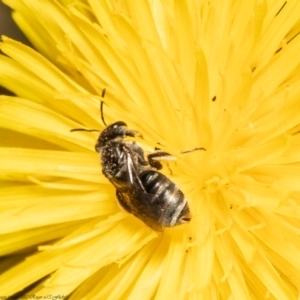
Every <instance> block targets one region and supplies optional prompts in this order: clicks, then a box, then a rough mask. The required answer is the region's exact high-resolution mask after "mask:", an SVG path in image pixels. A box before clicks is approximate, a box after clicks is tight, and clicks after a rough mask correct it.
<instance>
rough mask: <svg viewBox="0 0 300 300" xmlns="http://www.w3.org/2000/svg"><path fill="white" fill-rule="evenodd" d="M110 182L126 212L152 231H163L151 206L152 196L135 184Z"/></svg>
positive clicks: (113, 179)
mask: <svg viewBox="0 0 300 300" xmlns="http://www.w3.org/2000/svg"><path fill="white" fill-rule="evenodd" d="M110 181H111V183H112V184H113V185H114V186H115V187H116V189H117V193H116V195H117V198H118V202H119V204H120V205H121V206H122V207H123V208H124V209H125V210H126V211H127V212H129V213H131V214H133V215H135V216H136V217H137V218H139V219H140V220H142V221H143V222H144V223H145V224H147V225H148V226H150V227H151V228H153V229H154V230H156V231H163V228H162V226H161V225H160V224H159V223H158V222H157V220H159V216H158V215H159V212H156V211H155V207H153V205H152V202H153V198H154V195H151V194H148V193H146V192H145V191H144V190H142V189H141V188H140V187H139V186H138V185H136V184H132V183H126V182H123V181H120V180H117V179H115V178H112V179H110Z"/></svg>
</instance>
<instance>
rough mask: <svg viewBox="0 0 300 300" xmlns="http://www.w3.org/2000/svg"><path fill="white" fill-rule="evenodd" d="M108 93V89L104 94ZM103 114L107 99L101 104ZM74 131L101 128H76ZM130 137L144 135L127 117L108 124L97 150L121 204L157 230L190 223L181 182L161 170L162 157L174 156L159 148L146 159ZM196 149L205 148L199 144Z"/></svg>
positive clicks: (99, 140) (103, 168) (98, 141)
mask: <svg viewBox="0 0 300 300" xmlns="http://www.w3.org/2000/svg"><path fill="white" fill-rule="evenodd" d="M104 95H105V90H104V91H103V93H102V97H104ZM100 111H101V119H102V121H103V123H104V125H105V126H107V125H106V123H105V121H104V117H103V101H101V106H100ZM71 131H98V130H95V129H90V130H89V129H82V128H77V129H72V130H71ZM126 137H141V134H140V133H139V132H138V131H136V130H130V129H127V124H126V123H125V122H123V121H118V122H115V123H113V124H111V125H109V126H107V127H106V128H105V129H104V130H103V131H102V132H101V133H100V135H99V137H98V139H97V143H96V145H95V150H96V151H97V152H98V153H100V157H101V165H102V173H103V174H104V176H105V177H106V178H107V179H108V180H109V181H110V182H111V183H112V185H113V186H114V187H115V188H116V197H117V201H118V204H119V205H120V206H121V208H123V209H124V210H125V211H127V212H128V213H130V214H133V215H134V216H136V217H137V218H139V219H140V220H142V221H143V222H144V223H145V224H146V225H148V226H149V227H151V228H152V229H154V230H156V231H163V229H164V228H165V227H173V226H177V225H180V224H184V223H188V222H189V221H190V220H191V213H190V209H189V205H188V202H187V199H186V197H185V196H184V194H183V193H182V191H181V190H180V189H179V188H178V186H177V185H176V184H175V183H174V182H172V181H171V180H170V179H169V178H168V177H167V176H165V175H163V174H162V173H160V172H159V170H160V169H161V168H162V164H161V163H160V160H164V159H170V158H173V157H172V156H171V155H170V154H169V153H167V152H164V151H161V150H158V151H155V152H153V153H150V154H149V155H148V156H147V160H146V159H145V155H144V150H143V148H142V147H140V146H139V145H138V144H137V143H136V142H134V141H129V140H125V138H126ZM194 150H205V149H204V148H195V149H193V150H189V151H185V152H183V153H187V152H191V151H194Z"/></svg>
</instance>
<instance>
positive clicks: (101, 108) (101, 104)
mask: <svg viewBox="0 0 300 300" xmlns="http://www.w3.org/2000/svg"><path fill="white" fill-rule="evenodd" d="M105 93H106V89H103V91H102V94H101V97H102V98H104V96H105ZM103 104H104V102H103V101H102V100H101V103H100V114H101V120H102V122H103V124H104V125H105V126H107V124H106V123H105V121H104V115H103Z"/></svg>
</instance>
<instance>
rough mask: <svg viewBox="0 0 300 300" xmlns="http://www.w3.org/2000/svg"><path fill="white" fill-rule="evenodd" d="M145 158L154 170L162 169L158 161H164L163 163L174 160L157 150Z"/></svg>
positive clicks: (167, 154)
mask: <svg viewBox="0 0 300 300" xmlns="http://www.w3.org/2000/svg"><path fill="white" fill-rule="evenodd" d="M147 158H148V162H149V165H150V166H151V167H152V168H154V169H156V170H161V169H162V164H161V162H160V160H164V161H170V160H175V157H174V156H172V155H171V154H169V153H168V152H165V151H162V150H157V151H155V152H153V153H150V154H148V156H147ZM169 169H170V168H169ZM171 172H172V171H171Z"/></svg>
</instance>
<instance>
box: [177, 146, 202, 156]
mask: <svg viewBox="0 0 300 300" xmlns="http://www.w3.org/2000/svg"><path fill="white" fill-rule="evenodd" d="M198 150H204V151H206V149H205V148H202V147H201V148H200V147H198V148H194V149H191V150H186V151H181V154H185V153H190V152H194V151H198Z"/></svg>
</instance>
